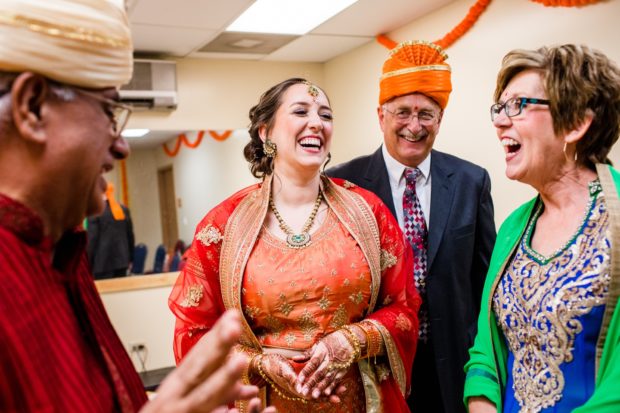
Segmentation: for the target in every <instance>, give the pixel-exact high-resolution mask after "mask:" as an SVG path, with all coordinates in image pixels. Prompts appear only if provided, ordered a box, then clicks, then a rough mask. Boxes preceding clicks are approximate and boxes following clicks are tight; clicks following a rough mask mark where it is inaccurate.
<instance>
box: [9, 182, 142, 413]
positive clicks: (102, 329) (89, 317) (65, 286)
mask: <svg viewBox="0 0 620 413" xmlns="http://www.w3.org/2000/svg"><path fill="white" fill-rule="evenodd" d="M85 246H86V235H85V233H84V232H83V231H74V232H72V231H69V232H67V233H66V234H65V235H64V236H63V237H62V238H61V240H60V241H59V242H58V243H57V244H56V245H53V244H52V242H51V241H50V240H49V239H47V238H45V237H44V236H43V224H42V222H41V220H40V218H39V217H37V216H36V215H35V214H34V213H33V212H32V211H30V210H29V209H28V208H26V207H25V206H24V205H22V204H19V203H17V202H15V201H13V200H11V199H10V198H8V197H6V196H4V195H2V194H0V366H2V367H1V368H2V374H0V411H3V412H6V411H9V412H34V411H36V412H52V411H54V412H119V411H120V412H135V411H137V410H139V408H140V407H141V406H142V405H143V404H144V403H145V402H146V394H145V392H144V388H143V385H142V382H141V380H140V377H139V376H138V375H137V373H136V371H135V369H134V368H133V365H132V363H131V360H130V359H129V356H128V355H127V353H126V351H125V349H124V348H123V345H122V343H121V341H120V340H119V338H118V336H117V335H116V333H115V332H114V329H113V327H112V324H111V323H110V320H109V318H108V316H107V314H106V312H105V310H104V307H103V303H102V302H101V298H100V297H99V294H98V293H97V290H96V288H95V284H94V281H93V277H92V275H91V274H90V269H89V268H88V261H87V258H86V253H85Z"/></svg>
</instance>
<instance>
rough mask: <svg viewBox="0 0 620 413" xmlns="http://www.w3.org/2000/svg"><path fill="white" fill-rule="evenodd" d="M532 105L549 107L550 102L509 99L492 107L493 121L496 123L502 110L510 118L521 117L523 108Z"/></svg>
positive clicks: (521, 98) (531, 99)
mask: <svg viewBox="0 0 620 413" xmlns="http://www.w3.org/2000/svg"><path fill="white" fill-rule="evenodd" d="M530 103H531V104H533V105H549V103H550V102H549V101H548V100H547V99H538V98H526V97H516V98H511V99H508V100H507V101H505V102H504V103H495V104H493V105H491V121H493V122H494V121H495V119H497V117H498V116H499V114H500V112H501V111H502V109H504V112H506V116H508V117H509V118H512V117H513V116H517V115H520V114H521V112H522V111H523V108H524V107H526V106H527V105H528V104H530Z"/></svg>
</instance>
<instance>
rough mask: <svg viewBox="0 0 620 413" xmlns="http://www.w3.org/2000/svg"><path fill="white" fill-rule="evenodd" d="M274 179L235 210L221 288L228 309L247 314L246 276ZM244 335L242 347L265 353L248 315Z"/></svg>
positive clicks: (226, 240)
mask: <svg viewBox="0 0 620 413" xmlns="http://www.w3.org/2000/svg"><path fill="white" fill-rule="evenodd" d="M270 190H271V176H268V177H267V178H265V180H264V181H263V184H262V185H261V187H260V188H258V189H257V190H256V191H253V192H251V193H249V194H248V195H247V196H246V197H245V198H244V199H243V200H242V201H241V202H240V203H239V205H238V206H237V208H235V210H234V211H233V212H232V214H231V215H230V217H229V218H228V222H227V223H226V228H225V230H224V240H223V241H222V250H221V253H220V288H221V290H222V299H223V301H224V306H225V307H226V308H227V309H231V308H234V309H236V310H238V311H239V312H241V313H242V314H243V310H242V308H241V288H242V285H243V273H244V271H245V267H246V265H247V262H248V259H249V257H250V253H251V252H252V249H253V248H254V244H256V240H257V239H258V234H259V232H260V229H261V226H262V225H263V222H264V221H265V217H266V216H267V209H268V206H269V191H270ZM242 325H243V334H242V336H241V339H240V340H239V341H240V343H241V344H242V345H244V346H248V347H250V348H254V349H256V350H258V351H261V345H260V342H259V341H258V339H257V338H256V336H255V335H254V333H253V332H252V329H251V328H250V325H249V324H248V322H247V320H246V318H245V315H244V317H242Z"/></svg>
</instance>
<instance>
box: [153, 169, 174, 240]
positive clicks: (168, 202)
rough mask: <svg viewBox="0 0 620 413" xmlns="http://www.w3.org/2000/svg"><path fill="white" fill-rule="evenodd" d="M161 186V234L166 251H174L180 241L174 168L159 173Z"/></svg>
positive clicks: (158, 178) (158, 177) (161, 170)
mask: <svg viewBox="0 0 620 413" xmlns="http://www.w3.org/2000/svg"><path fill="white" fill-rule="evenodd" d="M157 181H158V184H159V208H160V211H161V232H162V238H163V240H162V241H163V244H164V246H165V247H166V251H172V250H174V246H175V244H176V242H177V240H178V239H179V227H178V224H177V209H176V195H175V193H174V174H173V172H172V166H167V167H164V168H161V169H159V170H158V171H157Z"/></svg>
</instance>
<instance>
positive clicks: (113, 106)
mask: <svg viewBox="0 0 620 413" xmlns="http://www.w3.org/2000/svg"><path fill="white" fill-rule="evenodd" d="M71 89H73V90H75V91H76V92H77V93H79V94H80V95H83V96H88V97H90V98H93V99H95V100H97V101H99V102H101V103H102V104H103V108H104V111H105V113H106V114H107V115H108V116H109V117H110V120H111V121H112V129H113V130H114V134H115V135H116V136H120V134H121V132H122V131H123V129H125V126H127V122H128V121H129V116H131V107H129V106H127V105H123V104H122V103H119V102H117V101H115V100H112V99H109V98H106V97H103V96H101V95H100V94H98V93H95V92H89V91H87V90H84V89H79V88H76V87H73V88H71Z"/></svg>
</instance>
